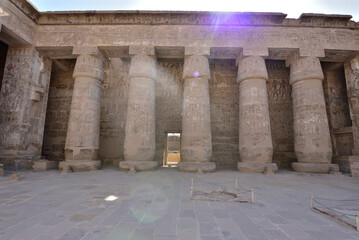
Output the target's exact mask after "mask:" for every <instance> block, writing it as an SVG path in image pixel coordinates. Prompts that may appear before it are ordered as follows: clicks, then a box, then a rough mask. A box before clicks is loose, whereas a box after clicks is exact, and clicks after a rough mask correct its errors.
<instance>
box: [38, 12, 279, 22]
mask: <svg viewBox="0 0 359 240" xmlns="http://www.w3.org/2000/svg"><path fill="white" fill-rule="evenodd" d="M285 17H286V15H285V14H282V13H217V14H213V13H208V12H196V13H194V12H188V13H187V12H172V13H171V12H163V13H159V12H153V13H151V12H137V11H133V12H131V11H126V12H125V11H124V12H113V13H111V12H109V13H99V12H98V13H93V12H84V13H82V14H76V13H73V14H70V13H66V14H65V13H56V14H54V13H53V14H47V13H43V14H41V17H40V19H39V21H38V23H39V24H46V25H52V24H65V25H66V24H69V23H71V24H88V23H92V24H201V25H274V24H280V23H282V21H283V20H284V18H285Z"/></svg>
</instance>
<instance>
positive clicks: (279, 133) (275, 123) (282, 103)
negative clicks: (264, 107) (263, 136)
mask: <svg viewBox="0 0 359 240" xmlns="http://www.w3.org/2000/svg"><path fill="white" fill-rule="evenodd" d="M266 66H267V71H268V82H267V91H268V104H269V116H270V123H271V131H272V140H273V162H275V163H277V165H278V167H279V168H290V165H291V163H292V162H293V161H295V160H296V159H295V156H294V138H293V105H292V98H291V89H292V87H291V86H290V84H289V68H287V67H286V66H285V62H284V61H274V60H267V61H266Z"/></svg>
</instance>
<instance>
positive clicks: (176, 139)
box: [163, 132, 181, 167]
mask: <svg viewBox="0 0 359 240" xmlns="http://www.w3.org/2000/svg"><path fill="white" fill-rule="evenodd" d="M180 161H181V133H180V132H168V133H167V134H166V148H165V154H164V159H163V167H177V165H178V163H179V162H180Z"/></svg>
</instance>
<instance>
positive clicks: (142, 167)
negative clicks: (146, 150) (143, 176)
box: [118, 161, 158, 171]
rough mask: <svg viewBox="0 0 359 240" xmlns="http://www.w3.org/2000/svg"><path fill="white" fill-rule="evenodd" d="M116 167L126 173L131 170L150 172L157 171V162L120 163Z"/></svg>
mask: <svg viewBox="0 0 359 240" xmlns="http://www.w3.org/2000/svg"><path fill="white" fill-rule="evenodd" d="M118 166H119V167H120V170H122V171H128V170H130V169H131V168H134V170H137V171H151V170H157V167H158V162H157V161H144V162H134V161H121V162H120V164H119V165H118Z"/></svg>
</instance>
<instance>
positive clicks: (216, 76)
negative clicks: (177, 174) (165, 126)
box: [209, 60, 239, 168]
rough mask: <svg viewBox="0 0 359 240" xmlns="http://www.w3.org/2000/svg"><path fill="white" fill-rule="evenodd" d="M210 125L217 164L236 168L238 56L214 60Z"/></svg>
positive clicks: (212, 65)
mask: <svg viewBox="0 0 359 240" xmlns="http://www.w3.org/2000/svg"><path fill="white" fill-rule="evenodd" d="M210 71H211V81H210V82H209V95H210V101H211V126H212V145H213V146H212V148H213V156H212V159H213V161H215V162H216V165H217V167H218V168H235V167H236V164H237V162H238V160H239V150H238V83H237V81H236V78H237V67H236V65H235V60H212V61H211V62H210Z"/></svg>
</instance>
